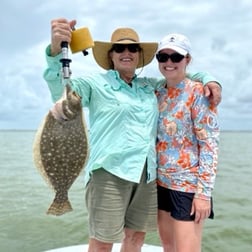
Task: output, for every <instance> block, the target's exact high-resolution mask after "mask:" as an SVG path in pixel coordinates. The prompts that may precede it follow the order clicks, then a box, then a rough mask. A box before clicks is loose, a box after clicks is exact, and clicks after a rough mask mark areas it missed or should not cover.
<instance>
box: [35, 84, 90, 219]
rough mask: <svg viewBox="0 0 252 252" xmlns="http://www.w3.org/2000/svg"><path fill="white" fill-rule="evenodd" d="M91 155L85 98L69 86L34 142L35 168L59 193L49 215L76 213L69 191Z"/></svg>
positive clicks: (45, 119) (50, 112) (41, 126)
mask: <svg viewBox="0 0 252 252" xmlns="http://www.w3.org/2000/svg"><path fill="white" fill-rule="evenodd" d="M57 110H58V111H61V116H59V114H60V113H59V114H57V113H56V116H55V111H57ZM57 116H58V118H57ZM55 118H57V119H55ZM88 154H89V146H88V136H87V127H86V124H85V120H84V116H83V110H82V106H81V98H80V97H79V96H78V95H77V94H76V93H75V92H73V91H72V90H71V88H70V86H69V85H68V84H67V85H66V89H65V93H64V95H63V97H62V98H61V99H60V100H59V101H58V102H56V104H55V105H54V107H53V108H52V109H51V110H50V111H49V112H48V114H47V115H46V116H45V118H44V120H43V122H42V124H41V125H40V127H39V128H38V130H37V132H36V135H35V139H34V143H33V159H34V163H35V166H36V167H37V168H38V170H39V171H40V173H41V175H42V176H43V178H44V179H45V180H46V181H47V182H48V184H49V185H50V186H51V187H52V188H53V190H54V191H55V198H54V200H53V202H52V204H51V206H50V207H49V209H48V210H47V214H52V215H57V216H58V215H62V214H64V213H66V212H69V211H72V206H71V203H70V201H69V199H68V191H69V189H70V187H71V186H72V184H73V182H74V181H75V180H76V178H77V177H78V176H79V174H80V173H81V171H82V170H83V169H84V167H85V164H86V161H87V159H88Z"/></svg>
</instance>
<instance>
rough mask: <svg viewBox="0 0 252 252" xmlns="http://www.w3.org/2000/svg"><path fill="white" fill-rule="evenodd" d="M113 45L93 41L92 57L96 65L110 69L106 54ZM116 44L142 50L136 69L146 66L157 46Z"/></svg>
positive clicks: (154, 44) (143, 43) (124, 41)
mask: <svg viewBox="0 0 252 252" xmlns="http://www.w3.org/2000/svg"><path fill="white" fill-rule="evenodd" d="M113 44H114V43H111V42H103V41H94V47H93V48H92V51H93V55H94V58H95V61H96V62H97V64H98V65H99V66H100V67H102V68H104V69H106V70H109V69H111V61H110V59H109V55H108V52H109V50H110V49H111V47H112V45H113ZM117 44H139V45H140V47H141V48H142V50H141V52H140V58H139V63H138V65H137V68H140V67H143V66H146V65H148V64H149V63H150V62H151V61H152V59H153V57H154V56H155V52H156V51H157V47H158V44H157V43H155V42H132V40H123V41H120V42H117Z"/></svg>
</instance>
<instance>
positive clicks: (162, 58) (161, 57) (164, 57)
mask: <svg viewBox="0 0 252 252" xmlns="http://www.w3.org/2000/svg"><path fill="white" fill-rule="evenodd" d="M184 58H185V56H184V55H181V54H179V53H172V54H167V53H158V54H156V59H157V61H158V62H161V63H164V62H166V61H168V59H171V61H172V62H173V63H179V62H180V61H181V60H182V59H184Z"/></svg>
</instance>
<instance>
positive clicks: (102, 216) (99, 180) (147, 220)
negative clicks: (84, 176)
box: [86, 168, 157, 243]
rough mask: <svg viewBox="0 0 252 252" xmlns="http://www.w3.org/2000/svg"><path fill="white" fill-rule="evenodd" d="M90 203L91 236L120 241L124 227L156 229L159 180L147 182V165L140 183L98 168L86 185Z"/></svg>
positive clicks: (108, 240) (112, 241)
mask: <svg viewBox="0 0 252 252" xmlns="http://www.w3.org/2000/svg"><path fill="white" fill-rule="evenodd" d="M86 207H87V210H88V221H89V237H90V238H94V239H96V240H99V241H102V242H108V243H115V242H120V241H121V240H122V237H123V230H124V228H129V229H133V230H136V231H140V232H147V231H151V230H156V229H157V186H156V181H152V182H150V183H148V184H147V183H146V168H145V169H144V172H143V175H142V178H141V182H140V183H139V184H137V183H133V182H130V181H126V180H123V179H121V178H119V177H117V176H114V175H113V174H111V173H108V172H107V171H105V170H104V169H102V168H101V169H98V170H95V171H94V172H93V174H92V176H91V179H90V181H89V183H88V185H87V188H86Z"/></svg>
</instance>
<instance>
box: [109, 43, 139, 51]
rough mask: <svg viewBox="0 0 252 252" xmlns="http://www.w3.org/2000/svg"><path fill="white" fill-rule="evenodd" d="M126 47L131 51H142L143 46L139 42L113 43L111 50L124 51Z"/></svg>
mask: <svg viewBox="0 0 252 252" xmlns="http://www.w3.org/2000/svg"><path fill="white" fill-rule="evenodd" d="M126 48H127V49H128V50H129V52H131V53H136V52H139V51H141V47H140V46H139V45H138V44H128V45H127V44H113V46H112V48H111V51H115V52H116V53H122V52H124V51H125V50H126Z"/></svg>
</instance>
